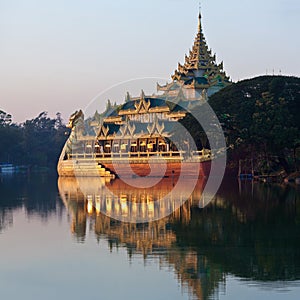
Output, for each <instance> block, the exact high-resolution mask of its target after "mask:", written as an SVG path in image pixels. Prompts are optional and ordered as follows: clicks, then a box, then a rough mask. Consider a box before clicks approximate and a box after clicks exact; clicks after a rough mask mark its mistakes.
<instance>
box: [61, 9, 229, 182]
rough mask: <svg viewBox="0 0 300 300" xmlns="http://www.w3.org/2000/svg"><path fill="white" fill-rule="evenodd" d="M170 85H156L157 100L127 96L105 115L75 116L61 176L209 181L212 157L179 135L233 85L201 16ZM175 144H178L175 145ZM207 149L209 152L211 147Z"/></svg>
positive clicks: (71, 122) (77, 113)
mask: <svg viewBox="0 0 300 300" xmlns="http://www.w3.org/2000/svg"><path fill="white" fill-rule="evenodd" d="M171 78H172V81H171V83H167V84H166V85H164V86H161V85H159V84H157V92H158V94H157V95H152V96H146V95H145V94H144V92H143V91H142V92H141V95H140V96H139V97H135V98H133V97H131V96H130V94H129V93H127V96H126V98H125V103H123V104H121V105H112V104H111V103H110V101H109V100H108V102H107V107H106V110H105V112H103V113H102V114H99V113H98V112H96V113H95V115H94V116H93V117H92V118H89V119H88V120H84V115H83V112H82V111H81V110H80V111H76V112H75V113H74V114H73V115H72V116H71V117H70V121H69V125H68V126H69V127H70V128H71V134H70V136H69V138H68V140H67V142H66V144H65V146H64V148H63V150H62V153H61V155H60V158H59V162H58V167H57V170H58V174H59V175H60V176H72V177H73V176H105V177H120V175H121V176H126V175H128V176H135V175H136V176H147V175H148V176H153V177H171V176H180V175H182V176H193V177H194V176H195V177H199V176H206V175H208V173H209V170H210V162H211V154H210V150H209V149H206V147H205V146H206V145H204V144H203V145H202V147H201V149H197V148H195V147H191V144H190V141H189V140H188V138H187V137H186V136H180V133H178V132H179V131H178V121H179V120H182V119H183V118H185V116H186V115H187V111H189V109H190V108H192V107H197V106H199V105H201V104H203V103H205V102H206V101H207V100H208V97H209V96H210V95H212V94H214V93H216V92H217V91H219V90H220V89H222V88H224V87H225V86H227V85H229V84H230V80H229V78H228V77H227V76H226V74H225V72H224V71H223V63H220V64H217V63H216V56H215V55H213V54H212V52H211V50H209V48H208V46H207V44H206V41H205V38H204V35H203V32H202V26H201V15H200V14H199V23H198V32H197V35H196V38H195V41H194V44H193V47H192V50H190V53H189V56H187V55H186V56H185V63H184V64H183V65H181V64H180V63H179V64H178V68H177V70H175V72H174V74H173V75H172V77H171ZM175 140H176V141H177V142H174V141H175ZM207 148H208V147H207Z"/></svg>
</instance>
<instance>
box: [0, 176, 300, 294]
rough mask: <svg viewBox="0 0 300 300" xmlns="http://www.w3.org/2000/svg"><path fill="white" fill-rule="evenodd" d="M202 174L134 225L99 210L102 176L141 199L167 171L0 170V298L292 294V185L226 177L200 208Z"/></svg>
mask: <svg viewBox="0 0 300 300" xmlns="http://www.w3.org/2000/svg"><path fill="white" fill-rule="evenodd" d="M203 184H204V183H203V182H199V184H198V185H197V188H196V190H195V191H194V193H193V194H192V195H191V197H189V199H188V201H186V202H185V204H184V205H183V206H182V207H181V209H179V210H177V211H175V212H174V213H173V214H172V215H170V216H168V217H165V218H164V219H161V220H158V221H154V222H152V223H148V224H138V225H136V224H128V223H122V222H120V221H115V220H113V219H110V218H109V217H107V216H105V215H103V214H101V212H100V210H101V209H100V208H99V207H97V202H96V201H97V199H98V198H97V197H101V198H103V197H107V199H106V200H105V201H106V203H108V201H109V200H110V199H109V198H108V196H105V195H103V194H101V191H102V188H103V186H107V187H108V188H109V189H110V190H111V191H112V192H113V193H114V194H115V195H116V197H117V198H118V197H120V199H122V198H125V199H129V198H130V199H136V200H137V201H144V202H145V203H146V204H147V203H148V204H147V205H150V204H149V203H151V201H153V200H156V199H157V198H159V197H161V195H162V194H166V193H168V192H169V190H170V188H172V183H170V181H168V180H166V181H163V182H162V183H161V184H160V185H159V186H158V187H157V188H156V189H150V190H149V189H141V190H133V189H130V188H128V187H126V186H124V185H123V184H122V183H121V182H119V181H118V180H116V181H114V182H105V181H101V182H100V181H99V182H98V183H95V182H92V184H91V181H87V182H86V183H84V184H83V185H82V184H81V185H80V186H78V184H77V183H76V181H72V180H70V179H69V180H61V179H60V180H58V179H57V177H54V176H37V177H31V178H25V177H20V176H18V177H1V178H0V251H1V252H0V254H1V255H0V295H1V296H0V297H1V299H24V300H25V299H30V300H32V299H73V300H74V299H299V297H300V191H299V188H298V189H297V187H293V186H286V187H284V186H279V185H273V186H269V185H265V184H259V183H254V184H252V183H251V182H243V183H241V184H240V185H239V184H238V182H236V181H235V180H231V181H226V182H225V183H224V184H223V186H222V187H221V189H220V191H219V192H218V195H217V197H216V199H215V200H214V201H213V202H212V203H210V205H208V206H207V207H205V208H204V209H200V208H199V204H200V203H201V201H203V195H202V194H201V190H202V187H203ZM91 186H92V187H93V188H92V189H91ZM177 196H178V197H180V196H182V195H181V194H180V195H179V194H178V195H177ZM173 197H174V195H173ZM146 204H145V205H146ZM111 209H115V210H116V209H120V210H124V209H127V208H126V207H123V206H122V205H121V206H120V207H117V206H116V205H115V206H114V207H113V208H111ZM126 213H127V214H132V215H134V214H135V213H136V212H135V211H134V210H133V209H131V210H129V211H128V210H127V211H126ZM145 213H149V214H150V213H151V214H155V209H154V210H153V209H150V206H147V207H146V208H145ZM133 217H134V216H133Z"/></svg>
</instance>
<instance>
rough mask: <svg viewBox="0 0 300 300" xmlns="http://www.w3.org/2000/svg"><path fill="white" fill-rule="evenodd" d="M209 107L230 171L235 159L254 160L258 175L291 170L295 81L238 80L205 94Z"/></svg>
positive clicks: (295, 153) (298, 81)
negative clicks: (225, 148) (223, 138)
mask: <svg viewBox="0 0 300 300" xmlns="http://www.w3.org/2000/svg"><path fill="white" fill-rule="evenodd" d="M209 103H210V105H211V107H212V108H213V109H214V111H215V113H216V114H217V116H218V118H219V120H220V123H221V124H222V126H223V130H224V133H225V136H226V141H227V146H228V147H229V146H230V148H229V150H228V159H229V165H230V166H231V167H237V164H238V161H239V159H254V161H255V168H256V171H258V172H260V173H270V172H275V171H280V170H285V171H286V172H287V173H289V172H292V171H295V170H297V168H298V163H299V149H300V148H299V147H300V133H299V132H300V131H299V129H300V78H296V77H286V76H261V77H256V78H253V79H248V80H243V81H241V82H238V83H235V84H232V85H231V86H229V87H227V88H225V89H223V90H221V91H220V92H218V93H216V94H214V95H213V96H211V98H210V99H209ZM198 109H200V110H201V107H199V108H198ZM195 113H196V114H197V111H196V112H195ZM198 113H199V112H198ZM191 120H192V119H191V117H189V118H187V119H186V120H185V121H184V123H185V125H186V126H189V123H192V121H191ZM190 125H191V126H192V128H195V126H193V125H192V124H190ZM194 131H195V129H194ZM194 135H196V136H197V135H199V132H198V133H196V132H195V133H194Z"/></svg>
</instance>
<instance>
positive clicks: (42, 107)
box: [0, 0, 300, 122]
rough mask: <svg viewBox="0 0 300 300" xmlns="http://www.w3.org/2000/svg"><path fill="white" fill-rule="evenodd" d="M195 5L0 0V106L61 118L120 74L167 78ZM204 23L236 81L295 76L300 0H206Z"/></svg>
mask: <svg viewBox="0 0 300 300" xmlns="http://www.w3.org/2000/svg"><path fill="white" fill-rule="evenodd" d="M198 7H199V2H198V1H195V0H160V1H158V0H144V1H137V0H130V1H128V0H127V1H125V0H118V1H104V0H88V1H86V0H85V1H84V0H63V1H62V0H51V1H45V0H6V1H5V0H0V62H1V64H0V110H1V109H2V110H4V111H6V112H9V113H11V114H12V115H13V120H14V121H15V122H22V121H24V120H25V119H28V118H33V117H35V116H37V115H38V114H39V113H40V112H41V111H48V112H49V114H50V116H54V115H55V113H56V112H61V113H62V116H63V118H64V119H65V120H67V119H68V117H69V115H70V114H71V113H72V112H74V111H75V110H76V109H78V108H84V107H86V106H87V104H88V103H90V101H91V100H92V99H93V98H94V97H96V96H97V95H98V94H99V93H101V91H104V90H106V89H108V88H109V87H111V86H113V85H116V84H118V83H119V82H123V81H127V80H131V79H134V78H144V77H156V78H165V79H169V78H170V75H171V73H172V72H173V71H174V69H175V68H176V67H177V63H178V62H183V60H184V55H185V53H187V52H188V49H189V48H190V47H191V46H192V43H193V40H194V37H195V34H196V31H197V22H198V20H197V17H198ZM202 24H203V30H204V34H205V36H206V40H207V43H208V45H209V47H211V48H212V50H213V51H214V52H216V54H217V60H218V62H220V61H222V60H223V61H224V68H225V70H226V72H227V74H228V75H229V76H230V77H231V78H232V80H234V81H237V80H241V79H245V78H250V77H254V76H257V75H264V74H266V72H268V74H273V72H274V74H279V73H280V71H281V73H282V74H283V75H294V76H299V75H300V71H299V70H300V59H299V53H300V39H299V28H300V1H299V0H264V1H261V0H253V1H241V0H228V1H224V0H209V1H208V0H205V1H204V0H203V1H202ZM273 70H274V71H273ZM154 81H157V80H154ZM154 81H153V82H154ZM141 83H142V82H141V81H137V82H136V85H139V86H136V87H135V88H137V89H139V90H140V89H141V88H143V86H142V84H141ZM147 84H148V83H145V86H147ZM140 85H141V86H140ZM154 90H155V86H153V91H154ZM132 94H135V89H134V88H133V93H132ZM105 97H106V95H103V98H104V99H102V100H101V101H100V102H99V103H98V104H97V105H98V107H99V108H98V110H99V111H101V110H103V108H104V106H105V102H106V99H105ZM111 100H112V101H117V102H119V103H121V102H122V101H123V98H121V99H111Z"/></svg>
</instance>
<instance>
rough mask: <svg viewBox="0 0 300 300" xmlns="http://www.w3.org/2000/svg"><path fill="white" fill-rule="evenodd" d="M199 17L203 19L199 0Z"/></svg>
mask: <svg viewBox="0 0 300 300" xmlns="http://www.w3.org/2000/svg"><path fill="white" fill-rule="evenodd" d="M199 19H201V1H199Z"/></svg>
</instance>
